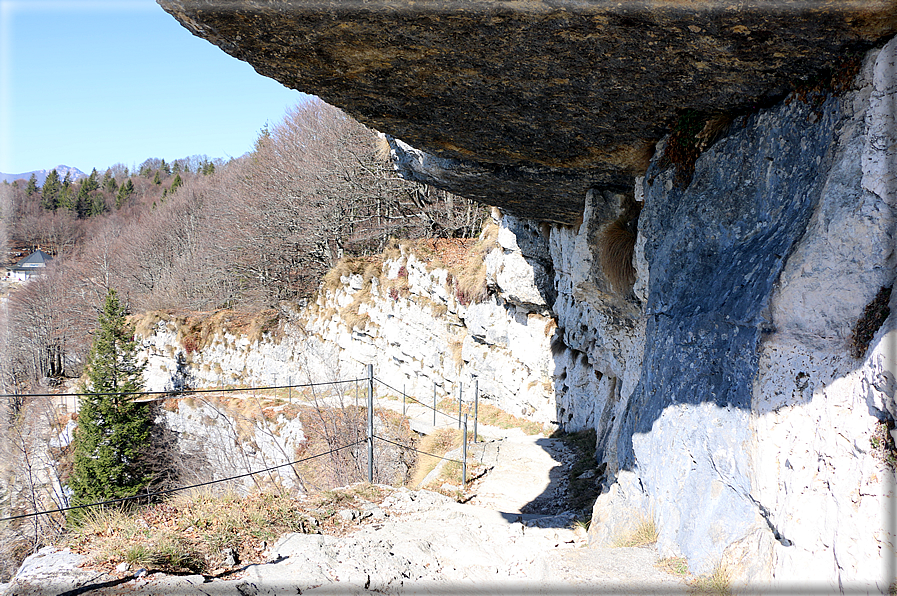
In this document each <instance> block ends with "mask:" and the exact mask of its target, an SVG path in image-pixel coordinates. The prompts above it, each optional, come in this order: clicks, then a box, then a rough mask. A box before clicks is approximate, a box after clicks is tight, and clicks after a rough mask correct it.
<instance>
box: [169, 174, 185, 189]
mask: <svg viewBox="0 0 897 596" xmlns="http://www.w3.org/2000/svg"><path fill="white" fill-rule="evenodd" d="M183 183H184V181H183V180H182V179H181V175H180V174H175V175H174V180H172V181H171V188H169V192H174V191H176V190H177V189H178V187H179V186H180V185H181V184H183Z"/></svg>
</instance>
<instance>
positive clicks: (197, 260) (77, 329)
mask: <svg viewBox="0 0 897 596" xmlns="http://www.w3.org/2000/svg"><path fill="white" fill-rule="evenodd" d="M387 151H388V145H386V143H385V142H383V141H382V139H381V138H380V137H379V136H378V134H377V133H376V132H375V131H372V130H370V129H368V128H366V127H364V126H363V125H361V124H359V123H358V122H356V121H354V120H352V119H351V118H349V117H347V116H346V115H345V114H344V113H343V112H341V111H340V110H338V109H336V108H333V107H331V106H328V105H327V104H324V103H323V102H320V101H317V100H314V101H309V102H306V103H303V104H300V105H299V106H297V107H296V108H294V109H293V110H291V111H290V112H289V113H288V114H287V115H286V117H285V118H284V119H283V120H282V121H281V122H279V123H278V124H276V125H274V126H271V127H268V126H266V127H265V128H264V129H263V130H262V131H261V133H260V134H259V137H258V139H257V140H256V143H255V146H254V147H253V149H252V150H251V151H250V152H248V153H247V154H246V155H244V156H242V157H239V158H236V159H232V160H230V161H229V162H224V161H223V160H209V159H208V158H206V157H202V156H200V157H191V158H185V159H178V160H175V161H172V162H170V163H169V162H166V161H165V160H164V159H159V158H153V159H148V160H146V161H145V162H143V163H142V164H141V165H140V166H139V167H138V168H137V171H136V172H131V171H129V169H128V168H127V167H126V166H124V165H121V164H119V165H116V166H113V167H111V168H109V169H108V170H106V171H105V172H103V173H102V174H101V173H99V172H97V171H96V170H94V171H92V172H91V174H90V175H89V176H88V177H87V178H84V179H82V180H79V181H77V182H72V181H71V180H68V179H63V180H59V178H58V176H55V172H52V173H51V174H50V175H49V176H48V178H47V180H46V181H45V182H44V184H43V185H42V186H39V185H37V183H36V181H35V180H31V181H29V182H28V183H27V184H25V185H24V186H23V185H21V184H6V183H4V184H2V185H0V214H2V225H0V246H9V247H10V248H13V249H18V250H20V251H24V250H33V249H35V248H37V247H40V248H41V249H43V250H45V251H47V252H49V253H50V254H51V255H53V256H54V260H53V262H52V265H51V267H49V268H48V271H47V274H45V275H43V276H40V277H39V278H38V279H35V280H33V281H30V282H29V283H27V284H25V285H24V286H23V287H21V288H18V289H17V290H16V291H15V292H13V293H12V294H11V295H10V298H9V301H8V304H7V309H6V311H7V312H6V313H5V316H6V321H5V324H4V325H3V326H2V337H0V344H2V345H0V347H2V349H3V351H4V353H5V354H7V357H5V358H4V359H3V363H2V364H0V367H2V371H0V373H2V375H3V381H4V383H5V384H6V385H7V386H8V387H12V386H17V387H20V386H22V385H23V384H27V383H28V382H30V381H33V380H37V379H41V378H45V377H59V376H70V375H74V374H78V373H79V372H80V367H81V366H82V363H83V359H84V354H85V352H86V349H87V347H88V345H89V343H90V331H91V329H92V326H93V325H94V324H95V321H96V314H97V309H98V307H99V306H100V305H101V303H102V300H103V297H104V296H105V295H106V292H107V290H108V289H109V288H115V289H117V290H118V291H119V293H120V295H121V296H122V297H123V298H124V300H125V301H126V302H127V303H128V304H129V306H130V308H131V309H132V311H142V310H150V309H178V310H215V309H221V308H230V309H237V310H259V309H263V308H268V307H272V306H276V305H277V304H278V303H279V302H280V301H282V300H299V299H302V298H304V297H308V296H310V295H311V294H312V293H314V291H315V289H316V288H317V285H318V282H319V279H320V278H321V276H322V274H323V273H324V272H325V271H326V270H327V269H328V268H330V267H332V266H333V265H334V264H335V263H336V261H337V260H338V259H339V258H341V257H342V256H344V255H347V256H348V255H361V254H366V253H368V252H371V251H376V250H380V249H381V248H382V247H383V245H384V244H385V242H386V241H387V240H388V239H389V237H390V236H400V237H406V238H414V237H422V236H436V237H439V236H442V237H458V236H469V235H471V234H473V233H476V232H477V231H478V229H479V226H480V222H481V220H482V217H483V215H484V213H483V210H482V207H478V206H476V205H475V204H473V203H471V202H470V201H467V200H464V199H460V198H458V197H454V196H452V195H450V194H448V193H445V192H442V191H437V190H435V189H433V188H430V187H426V186H422V185H419V184H416V183H412V182H408V181H406V180H403V179H401V178H399V177H398V176H397V175H395V173H394V172H393V169H392V166H391V165H390V163H389V161H388V159H387V153H386V152H387Z"/></svg>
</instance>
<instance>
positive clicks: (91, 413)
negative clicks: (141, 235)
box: [70, 289, 151, 504]
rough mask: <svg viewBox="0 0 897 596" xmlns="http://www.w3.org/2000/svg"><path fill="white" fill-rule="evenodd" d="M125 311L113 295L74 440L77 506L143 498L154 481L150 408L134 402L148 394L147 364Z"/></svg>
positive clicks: (92, 357) (102, 319)
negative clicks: (149, 463)
mask: <svg viewBox="0 0 897 596" xmlns="http://www.w3.org/2000/svg"><path fill="white" fill-rule="evenodd" d="M125 315H126V312H125V309H124V307H123V306H122V305H121V303H120V302H119V300H118V297H117V296H116V293H115V290H111V289H110V290H109V292H108V293H107V295H106V301H105V304H104V305H103V310H102V312H101V313H100V316H99V320H98V329H97V331H96V334H95V335H94V341H93V346H92V348H91V350H90V356H89V359H88V365H87V377H88V387H87V388H86V395H85V396H84V397H83V398H82V401H81V409H80V411H79V413H78V427H77V429H76V431H75V436H74V469H73V471H72V476H71V479H70V487H71V489H72V491H73V493H74V495H73V502H74V503H75V504H83V503H90V502H96V501H102V500H108V499H116V498H121V497H129V496H133V495H136V494H138V493H139V492H140V491H141V490H142V489H143V488H144V487H145V486H146V485H147V484H148V483H149V481H150V476H149V474H148V473H147V471H146V470H145V467H144V466H145V463H144V462H145V461H146V460H145V458H144V455H145V451H146V450H147V448H148V446H149V443H150V427H151V422H150V417H149V410H148V407H147V405H146V404H140V403H137V402H135V401H134V393H135V392H138V391H141V390H142V389H143V370H144V368H145V367H146V364H145V363H139V362H138V357H137V341H136V340H135V339H134V337H133V331H132V329H131V327H130V326H129V325H128V323H127V321H126V319H125Z"/></svg>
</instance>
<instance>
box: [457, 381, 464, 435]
mask: <svg viewBox="0 0 897 596" xmlns="http://www.w3.org/2000/svg"><path fill="white" fill-rule="evenodd" d="M463 391H464V383H462V382H460V381H458V428H461V393H462V392H463Z"/></svg>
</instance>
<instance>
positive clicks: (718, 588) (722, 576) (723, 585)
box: [688, 565, 732, 596]
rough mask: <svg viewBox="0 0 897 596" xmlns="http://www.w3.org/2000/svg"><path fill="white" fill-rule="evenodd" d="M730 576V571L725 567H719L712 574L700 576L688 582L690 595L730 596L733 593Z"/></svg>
mask: <svg viewBox="0 0 897 596" xmlns="http://www.w3.org/2000/svg"><path fill="white" fill-rule="evenodd" d="M729 575H730V574H729V571H728V569H726V568H725V566H723V565H717V566H716V568H714V570H713V571H711V572H710V573H708V574H706V575H699V576H698V577H696V578H694V579H693V580H691V581H690V582H688V593H689V594H707V595H711V596H729V594H731V593H732V590H731V586H730V584H731V580H730V577H729Z"/></svg>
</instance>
